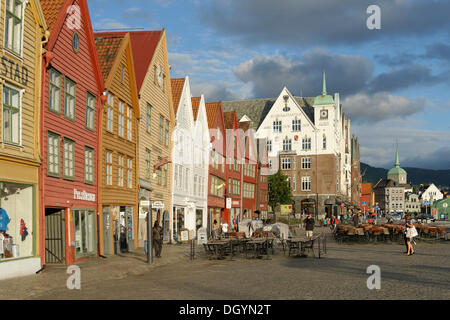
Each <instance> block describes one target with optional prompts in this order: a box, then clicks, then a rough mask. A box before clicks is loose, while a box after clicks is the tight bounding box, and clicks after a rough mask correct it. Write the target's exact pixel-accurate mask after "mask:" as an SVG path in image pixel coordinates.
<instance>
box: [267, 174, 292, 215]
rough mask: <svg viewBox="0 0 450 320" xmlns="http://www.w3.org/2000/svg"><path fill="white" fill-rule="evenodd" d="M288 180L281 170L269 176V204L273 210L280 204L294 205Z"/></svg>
mask: <svg viewBox="0 0 450 320" xmlns="http://www.w3.org/2000/svg"><path fill="white" fill-rule="evenodd" d="M287 178H288V177H287V176H285V175H284V174H282V173H281V171H280V170H278V172H277V173H275V174H273V175H271V176H269V204H270V205H271V206H272V208H275V207H276V206H277V205H279V204H291V203H292V192H291V188H290V186H289V182H288V181H287Z"/></svg>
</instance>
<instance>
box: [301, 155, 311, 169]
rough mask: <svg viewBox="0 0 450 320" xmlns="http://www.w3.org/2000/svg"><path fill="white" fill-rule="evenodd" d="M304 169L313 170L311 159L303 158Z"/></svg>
mask: <svg viewBox="0 0 450 320" xmlns="http://www.w3.org/2000/svg"><path fill="white" fill-rule="evenodd" d="M302 169H311V158H302Z"/></svg>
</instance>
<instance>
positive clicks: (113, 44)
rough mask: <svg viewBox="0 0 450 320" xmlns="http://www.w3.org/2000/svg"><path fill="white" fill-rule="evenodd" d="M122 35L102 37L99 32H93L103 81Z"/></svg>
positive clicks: (109, 69)
mask: <svg viewBox="0 0 450 320" xmlns="http://www.w3.org/2000/svg"><path fill="white" fill-rule="evenodd" d="M124 36H125V35H117V36H114V37H102V36H101V34H98V33H94V37H95V45H96V47H97V55H98V61H99V63H100V69H101V70H102V75H103V80H104V81H106V79H107V78H108V75H109V72H110V71H111V68H112V66H113V64H114V60H115V59H116V56H117V52H118V51H119V48H120V44H121V43H122V40H123V38H124Z"/></svg>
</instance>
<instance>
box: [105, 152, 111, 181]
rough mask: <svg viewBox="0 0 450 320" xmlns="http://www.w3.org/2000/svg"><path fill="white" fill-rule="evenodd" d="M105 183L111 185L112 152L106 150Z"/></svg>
mask: <svg viewBox="0 0 450 320" xmlns="http://www.w3.org/2000/svg"><path fill="white" fill-rule="evenodd" d="M105 160H106V167H105V169H106V184H107V185H112V153H111V152H108V151H107V152H106V159H105Z"/></svg>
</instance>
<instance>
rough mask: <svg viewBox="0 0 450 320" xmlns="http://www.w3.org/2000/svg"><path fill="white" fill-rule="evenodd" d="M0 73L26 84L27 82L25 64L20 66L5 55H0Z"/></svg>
mask: <svg viewBox="0 0 450 320" xmlns="http://www.w3.org/2000/svg"><path fill="white" fill-rule="evenodd" d="M2 75H3V76H5V77H8V78H10V79H13V80H14V81H16V82H19V83H21V84H23V85H24V86H26V85H27V84H28V69H27V67H25V66H20V65H19V64H18V63H16V62H15V61H13V60H9V59H8V58H7V57H5V56H3V57H2Z"/></svg>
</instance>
